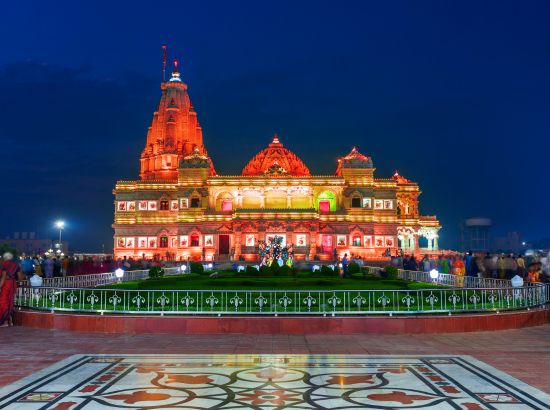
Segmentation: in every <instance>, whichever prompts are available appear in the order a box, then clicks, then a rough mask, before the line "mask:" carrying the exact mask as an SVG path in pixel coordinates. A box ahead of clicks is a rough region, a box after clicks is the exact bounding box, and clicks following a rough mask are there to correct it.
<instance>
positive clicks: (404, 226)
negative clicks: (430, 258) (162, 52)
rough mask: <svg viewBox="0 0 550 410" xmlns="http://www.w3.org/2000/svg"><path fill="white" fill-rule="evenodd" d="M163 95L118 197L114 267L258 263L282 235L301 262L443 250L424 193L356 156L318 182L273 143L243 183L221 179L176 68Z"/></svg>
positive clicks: (275, 140) (250, 167)
mask: <svg viewBox="0 0 550 410" xmlns="http://www.w3.org/2000/svg"><path fill="white" fill-rule="evenodd" d="M161 90H162V95H161V99H160V103H159V105H158V108H157V111H155V113H154V115H153V120H152V122H151V125H150V127H149V129H148V132H147V141H146V143H145V147H144V149H143V151H142V154H141V159H140V179H139V180H135V181H118V182H117V184H116V187H115V190H114V195H115V218H114V224H113V228H114V231H115V234H114V253H115V257H116V258H122V257H132V258H142V257H145V258H159V259H176V260H187V259H188V258H190V259H192V260H193V259H196V260H198V259H205V260H229V259H232V260H239V259H241V260H242V259H245V260H253V259H257V246H258V241H265V240H266V239H268V238H270V237H273V236H274V235H278V236H282V237H283V239H284V241H285V242H286V243H287V244H290V243H292V244H293V249H294V256H295V258H296V259H309V260H313V259H321V260H326V259H333V258H334V255H335V254H337V255H338V256H340V257H341V256H343V254H344V253H348V255H349V254H354V255H361V256H362V257H364V258H380V257H381V256H382V255H383V254H384V253H385V252H387V250H388V249H390V250H391V252H392V254H394V253H395V251H396V250H397V249H398V248H399V249H402V250H403V251H404V252H406V253H413V252H416V253H417V254H420V253H424V252H426V251H428V252H429V251H432V252H433V251H435V250H437V249H438V230H439V229H440V225H439V222H438V220H437V219H436V217H435V216H421V215H420V214H419V208H418V196H419V195H420V190H419V187H418V184H416V183H415V182H412V181H410V180H408V179H407V178H405V177H403V176H401V175H399V174H398V173H397V172H396V173H395V175H393V177H392V178H376V177H375V175H374V171H375V168H374V165H373V161H372V158H370V157H368V156H366V155H363V154H361V153H360V152H359V151H358V150H357V149H356V148H353V149H351V151H350V152H349V153H348V154H347V155H345V156H343V157H341V158H339V159H338V160H337V162H335V168H336V170H335V173H334V175H314V174H312V173H311V172H310V170H309V168H308V167H307V165H306V164H305V163H304V162H303V161H302V160H301V159H300V158H299V157H297V156H296V154H294V153H293V152H292V151H290V150H289V149H287V148H286V147H285V146H284V145H283V143H282V142H281V140H280V139H279V138H278V137H277V136H274V137H273V138H272V140H271V142H270V143H269V145H268V146H267V147H266V148H265V149H264V150H262V151H260V152H259V153H258V154H256V155H255V156H254V157H253V158H252V159H251V160H250V161H249V162H248V164H246V165H245V167H244V168H243V170H242V172H241V174H240V175H219V174H217V172H216V170H215V168H214V164H213V162H212V159H211V158H210V157H209V155H208V152H207V150H206V148H205V147H204V144H203V140H202V129H201V126H200V123H199V120H198V118H197V113H196V112H195V110H194V108H193V104H192V103H191V100H190V98H189V94H188V92H187V85H186V84H185V83H184V82H183V81H182V80H181V78H180V75H179V73H178V71H177V66H176V68H175V69H174V72H173V73H172V76H171V78H170V80H169V81H166V82H162V83H161ZM419 245H420V246H421V247H422V248H419Z"/></svg>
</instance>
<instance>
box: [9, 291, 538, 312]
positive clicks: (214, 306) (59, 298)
mask: <svg viewBox="0 0 550 410" xmlns="http://www.w3.org/2000/svg"><path fill="white" fill-rule="evenodd" d="M547 297H548V287H547V286H545V285H542V284H537V285H533V286H526V287H522V288H511V287H507V288H504V287H497V288H434V289H422V290H327V291H320V290H316V291H294V290H288V291H284V290H262V291H259V290H237V291H236V290H122V289H93V288H56V287H35V288H31V287H22V288H19V289H18V291H17V299H16V305H17V306H19V307H20V308H29V309H37V310H46V311H52V312H54V311H72V312H90V313H99V314H104V313H124V314H151V315H189V314H192V315H369V314H418V313H428V314H430V313H444V312H445V313H446V312H448V313H449V314H450V313H453V312H457V313H461V312H495V311H501V310H514V309H527V308H531V307H537V306H542V305H544V304H545V303H546V301H547Z"/></svg>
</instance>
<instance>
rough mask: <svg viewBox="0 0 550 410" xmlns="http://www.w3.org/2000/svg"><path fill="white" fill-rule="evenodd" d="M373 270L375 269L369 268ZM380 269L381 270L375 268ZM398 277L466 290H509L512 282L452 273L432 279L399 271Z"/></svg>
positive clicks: (421, 274)
mask: <svg viewBox="0 0 550 410" xmlns="http://www.w3.org/2000/svg"><path fill="white" fill-rule="evenodd" d="M369 269H373V268H369ZM374 269H379V268H374ZM397 276H398V277H399V278H400V279H405V280H412V281H416V282H427V283H437V284H440V285H446V286H454V287H466V288H508V287H511V282H510V281H509V280H507V279H493V278H478V277H477V276H460V275H453V274H450V273H439V274H438V275H437V278H436V279H432V277H431V276H430V273H429V272H420V271H409V270H403V269H398V271H397Z"/></svg>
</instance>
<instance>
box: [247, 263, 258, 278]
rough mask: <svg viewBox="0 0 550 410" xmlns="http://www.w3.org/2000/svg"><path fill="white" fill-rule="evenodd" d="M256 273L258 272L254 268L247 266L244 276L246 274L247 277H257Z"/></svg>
mask: <svg viewBox="0 0 550 410" xmlns="http://www.w3.org/2000/svg"><path fill="white" fill-rule="evenodd" d="M258 273H259V272H258V269H256V268H255V267H253V266H250V265H247V266H246V274H247V275H250V276H255V275H257V274H258Z"/></svg>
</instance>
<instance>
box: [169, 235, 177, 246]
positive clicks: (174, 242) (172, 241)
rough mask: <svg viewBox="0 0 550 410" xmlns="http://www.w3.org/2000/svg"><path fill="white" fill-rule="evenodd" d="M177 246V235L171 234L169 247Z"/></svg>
mask: <svg viewBox="0 0 550 410" xmlns="http://www.w3.org/2000/svg"><path fill="white" fill-rule="evenodd" d="M177 247H178V237H177V236H171V237H170V248H177Z"/></svg>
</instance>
